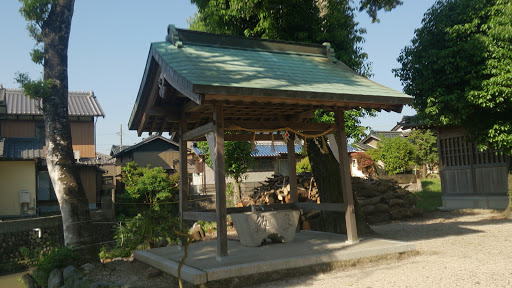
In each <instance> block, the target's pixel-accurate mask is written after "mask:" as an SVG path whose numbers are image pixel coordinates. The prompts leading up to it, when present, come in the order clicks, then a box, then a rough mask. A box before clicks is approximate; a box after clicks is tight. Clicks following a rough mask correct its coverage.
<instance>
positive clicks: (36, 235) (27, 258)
mask: <svg viewBox="0 0 512 288" xmlns="http://www.w3.org/2000/svg"><path fill="white" fill-rule="evenodd" d="M91 215H92V217H93V223H94V226H95V228H94V229H95V234H96V237H97V239H96V242H97V243H103V242H107V241H111V240H112V226H114V222H112V220H111V217H110V213H102V212H99V211H98V212H93V213H91ZM63 245H64V236H63V231H62V217H61V216H60V215H58V216H48V217H37V218H29V219H19V220H9V221H1V222H0V274H2V273H4V272H11V271H15V270H17V269H20V268H24V267H30V266H32V265H33V264H34V263H35V262H36V261H37V260H38V259H39V257H40V255H41V254H42V253H44V252H46V251H49V250H51V248H53V247H59V246H63Z"/></svg>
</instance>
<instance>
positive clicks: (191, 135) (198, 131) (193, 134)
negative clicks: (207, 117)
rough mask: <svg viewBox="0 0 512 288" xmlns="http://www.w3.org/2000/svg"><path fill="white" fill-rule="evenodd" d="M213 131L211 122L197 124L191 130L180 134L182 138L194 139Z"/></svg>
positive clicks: (213, 125)
mask: <svg viewBox="0 0 512 288" xmlns="http://www.w3.org/2000/svg"><path fill="white" fill-rule="evenodd" d="M214 131H215V124H214V123H213V122H212V123H208V124H205V125H203V126H199V127H197V128H195V129H193V130H190V131H187V132H185V133H183V135H182V136H183V139H184V140H186V141H191V140H195V139H197V138H200V137H203V136H204V135H206V134H207V133H209V132H214ZM223 135H224V132H223ZM223 138H224V137H223Z"/></svg>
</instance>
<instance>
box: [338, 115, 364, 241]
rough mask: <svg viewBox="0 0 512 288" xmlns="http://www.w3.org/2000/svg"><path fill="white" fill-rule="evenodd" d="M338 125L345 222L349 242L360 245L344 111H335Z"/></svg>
mask: <svg viewBox="0 0 512 288" xmlns="http://www.w3.org/2000/svg"><path fill="white" fill-rule="evenodd" d="M335 117H336V124H337V125H338V131H339V132H338V137H337V139H336V140H337V141H338V155H339V159H340V161H339V165H340V180H341V192H342V193H343V201H344V202H345V222H346V225H347V240H348V241H347V242H349V243H358V242H359V238H358V237H357V225H356V214H355V209H354V196H353V194H352V177H351V175H350V163H349V159H348V157H349V156H348V153H347V134H346V132H345V117H344V110H343V109H336V111H335Z"/></svg>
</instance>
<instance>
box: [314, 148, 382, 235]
mask: <svg viewBox="0 0 512 288" xmlns="http://www.w3.org/2000/svg"><path fill="white" fill-rule="evenodd" d="M307 141H308V142H307V144H308V145H307V152H308V157H309V162H310V164H311V169H312V170H313V176H314V177H315V181H316V184H317V186H318V193H319V195H320V201H322V203H343V195H342V193H341V180H340V167H339V164H338V161H337V160H336V158H335V157H334V154H333V153H332V151H331V149H330V148H329V147H327V149H329V153H327V154H323V153H322V152H321V151H320V148H319V147H318V146H317V144H316V143H315V141H314V140H312V139H310V140H307ZM352 193H354V192H353V191H352ZM354 208H355V214H356V223H357V231H358V233H359V234H361V235H364V234H369V233H371V232H372V229H371V228H370V226H369V225H368V222H366V219H365V218H364V214H363V213H362V211H361V209H360V207H359V203H358V201H357V197H356V195H355V193H354ZM318 228H319V230H321V231H325V232H331V233H339V234H345V233H347V227H346V223H345V213H344V212H330V211H322V213H321V214H320V221H319V227H318Z"/></svg>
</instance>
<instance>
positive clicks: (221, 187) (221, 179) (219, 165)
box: [213, 103, 228, 261]
mask: <svg viewBox="0 0 512 288" xmlns="http://www.w3.org/2000/svg"><path fill="white" fill-rule="evenodd" d="M213 122H214V125H215V127H214V134H215V155H216V158H215V161H214V165H215V169H214V170H215V199H216V200H215V203H216V208H217V209H216V210H217V261H220V260H221V259H222V257H224V256H227V255H228V230H227V224H226V221H227V210H226V177H225V155H224V112H223V111H222V104H220V103H217V104H215V105H214V107H213Z"/></svg>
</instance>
